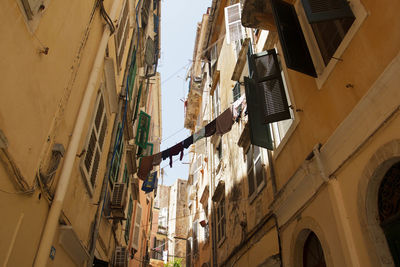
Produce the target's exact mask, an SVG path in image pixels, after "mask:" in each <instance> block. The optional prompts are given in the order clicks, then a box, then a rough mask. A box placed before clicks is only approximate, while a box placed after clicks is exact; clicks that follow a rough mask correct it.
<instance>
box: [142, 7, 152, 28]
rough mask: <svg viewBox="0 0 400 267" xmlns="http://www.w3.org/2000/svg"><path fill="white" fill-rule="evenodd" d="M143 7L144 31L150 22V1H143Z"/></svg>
mask: <svg viewBox="0 0 400 267" xmlns="http://www.w3.org/2000/svg"><path fill="white" fill-rule="evenodd" d="M143 1H144V2H143V5H142V16H141V19H142V29H144V28H146V26H147V23H148V21H149V13H150V0H143Z"/></svg>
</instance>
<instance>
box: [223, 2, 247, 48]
mask: <svg viewBox="0 0 400 267" xmlns="http://www.w3.org/2000/svg"><path fill="white" fill-rule="evenodd" d="M224 11H225V27H226V43H227V44H230V43H231V42H232V43H234V42H235V41H238V40H241V39H243V38H244V36H245V34H244V28H243V27H242V22H241V14H242V12H241V8H240V3H238V4H234V5H231V6H228V7H225V10H224Z"/></svg>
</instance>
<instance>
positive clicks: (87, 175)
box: [79, 85, 109, 196]
mask: <svg viewBox="0 0 400 267" xmlns="http://www.w3.org/2000/svg"><path fill="white" fill-rule="evenodd" d="M102 87H103V86H102V85H101V87H100V90H99V92H98V95H97V98H96V102H95V106H94V107H95V109H94V112H93V114H92V119H91V122H90V127H89V130H88V133H87V136H86V141H85V146H84V147H85V152H86V153H87V150H88V146H89V142H90V138H91V136H92V133H94V134H95V136H96V144H95V150H94V154H93V156H92V159H91V163H90V168H89V170H87V168H86V165H85V158H86V153H84V155H83V156H82V159H81V162H80V164H79V168H80V170H81V175H82V177H83V178H84V181H85V184H86V187H87V189H88V192H89V195H90V196H93V192H94V188H95V185H96V181H95V182H94V184H93V185H92V182H91V176H92V172H93V165H94V159H95V157H96V154H95V153H96V152H98V153H99V154H100V156H99V159H98V161H99V163H98V166H97V174H96V176H97V175H98V172H99V170H100V167H101V166H100V163H101V160H102V154H103V153H102V152H103V150H104V146H105V139H106V137H107V132H108V129H107V128H106V129H105V133H104V137H103V147H102V148H100V145H99V137H100V133H101V130H102V127H103V124H104V121H106V123H107V127H108V123H109V118H108V114H107V103H106V99H105V97H104V93H103V90H102ZM101 99H102V100H103V112H102V115H101V122H100V126H99V128H100V130H97V129H96V127H95V120H96V116H97V112H98V109H99V104H100V100H101Z"/></svg>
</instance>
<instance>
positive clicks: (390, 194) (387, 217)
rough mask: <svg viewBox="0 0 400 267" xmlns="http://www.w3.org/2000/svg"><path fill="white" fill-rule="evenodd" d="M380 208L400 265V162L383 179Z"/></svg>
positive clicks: (383, 225)
mask: <svg viewBox="0 0 400 267" xmlns="http://www.w3.org/2000/svg"><path fill="white" fill-rule="evenodd" d="M378 210H379V219H380V224H381V227H382V229H383V232H384V233H385V236H386V240H387V242H388V245H389V248H390V252H391V253H392V257H393V260H394V262H395V265H396V266H400V162H398V163H396V164H394V165H393V166H392V167H391V168H390V169H389V170H388V171H387V172H386V174H385V176H384V177H383V179H382V182H381V185H380V187H379V193H378Z"/></svg>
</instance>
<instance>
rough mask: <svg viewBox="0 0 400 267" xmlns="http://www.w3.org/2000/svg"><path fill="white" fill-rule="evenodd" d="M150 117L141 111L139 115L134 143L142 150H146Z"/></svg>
mask: <svg viewBox="0 0 400 267" xmlns="http://www.w3.org/2000/svg"><path fill="white" fill-rule="evenodd" d="M150 119H151V117H150V115H148V114H147V113H145V112H143V111H141V112H140V114H139V123H138V127H137V131H136V138H135V143H136V145H138V146H139V147H141V148H142V149H146V146H147V139H148V137H149V130H150Z"/></svg>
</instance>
